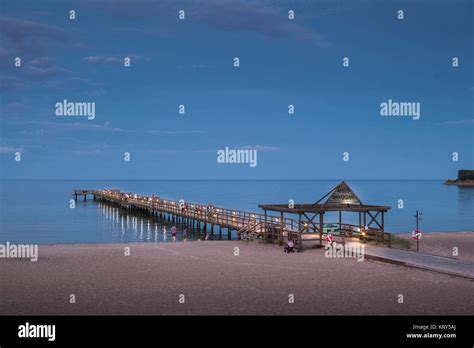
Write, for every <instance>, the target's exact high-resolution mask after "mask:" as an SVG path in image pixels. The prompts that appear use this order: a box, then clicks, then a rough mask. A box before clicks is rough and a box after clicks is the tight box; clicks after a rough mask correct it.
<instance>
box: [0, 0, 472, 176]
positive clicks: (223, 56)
mask: <svg viewBox="0 0 474 348" xmlns="http://www.w3.org/2000/svg"><path fill="white" fill-rule="evenodd" d="M70 10H74V11H75V14H76V17H75V19H74V20H71V19H70V12H69V11H70ZM180 10H184V11H185V19H184V20H180V19H179V18H178V14H179V11H180ZM289 10H293V11H294V13H295V18H294V19H293V20H290V19H288V11H289ZM399 10H402V11H403V15H404V18H403V19H399V18H398V16H399V13H398V11H399ZM473 16H474V11H473V2H472V1H469V0H465V1H464V0H453V1H447V0H446V1H436V0H434V1H433V0H430V1H423V0H415V1H414V0H410V1H390V0H389V1H361V0H353V1H349V0H345V1H317V0H314V1H308V0H298V1H296V0H293V1H289V0H288V1H278V0H275V1H268V0H232V1H230V0H201V1H179V0H173V1H171V0H160V1H150V0H149V1H143V0H137V1H122V0H117V1H105V0H102V1H99V0H88V1H87V0H84V1H51V0H45V1H25V0H18V1H12V0H0V33H1V35H0V76H1V77H0V93H1V94H0V98H1V99H0V113H1V118H0V178H1V179H261V180H266V179H343V180H355V179H368V180H373V179H379V180H384V179H420V180H423V179H448V178H455V177H456V175H457V170H458V169H473V167H474V164H473V163H474V155H473V151H474V149H473V148H474V146H473V140H474V139H473V138H474V133H473V132H474V117H473V111H474V110H473V95H474V69H473V64H474V60H473V43H474V29H473V28H474V27H473V25H472V23H473V22H474V20H473V19H474V18H473ZM16 57H19V58H21V66H20V67H16V66H15V58H16ZM124 57H130V62H131V65H130V66H129V67H126V66H124V64H123V61H124ZM235 57H238V58H239V59H240V66H239V67H235V66H234V58H235ZM344 57H347V58H349V66H347V67H344V66H343V58H344ZM453 57H457V58H458V60H459V65H458V66H457V67H453V64H452V59H453ZM389 99H391V100H392V101H395V102H410V103H411V102H413V103H419V106H420V117H419V119H418V120H414V119H413V117H406V116H405V117H401V116H398V117H397V116H392V117H383V116H381V115H380V105H381V103H383V102H387V101H388V100H389ZM63 100H67V101H70V102H90V103H95V118H94V119H88V118H87V117H64V116H62V117H60V116H57V115H56V107H55V105H56V103H58V102H63ZM181 104H182V105H184V106H185V114H184V115H182V114H180V113H179V112H178V110H179V109H178V108H179V105H181ZM290 104H292V105H294V106H295V113H294V114H292V115H291V114H289V113H288V105H290ZM226 147H228V148H230V149H250V150H256V151H257V161H258V162H257V165H256V166H254V167H253V166H250V165H249V164H246V163H241V164H233V163H218V161H217V151H219V150H221V149H225V148H226ZM125 152H128V153H129V154H130V161H125V160H124V158H125V156H124V153H125ZM18 153H20V155H21V160H20V161H17V160H16V159H18V156H17V154H18ZM344 153H347V154H348V156H349V157H348V160H347V161H345V160H344ZM453 153H457V156H458V158H457V159H458V160H457V161H453ZM347 154H346V155H347ZM346 159H347V156H346Z"/></svg>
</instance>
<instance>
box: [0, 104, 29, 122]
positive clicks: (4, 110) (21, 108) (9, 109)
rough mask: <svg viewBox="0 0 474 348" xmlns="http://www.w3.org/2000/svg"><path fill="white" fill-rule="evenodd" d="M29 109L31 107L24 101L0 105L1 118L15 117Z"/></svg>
mask: <svg viewBox="0 0 474 348" xmlns="http://www.w3.org/2000/svg"><path fill="white" fill-rule="evenodd" d="M29 111H31V107H30V106H29V105H26V104H24V103H19V102H13V103H8V104H5V105H1V106H0V116H1V118H2V119H3V118H15V117H19V116H22V115H24V114H25V113H26V112H29Z"/></svg>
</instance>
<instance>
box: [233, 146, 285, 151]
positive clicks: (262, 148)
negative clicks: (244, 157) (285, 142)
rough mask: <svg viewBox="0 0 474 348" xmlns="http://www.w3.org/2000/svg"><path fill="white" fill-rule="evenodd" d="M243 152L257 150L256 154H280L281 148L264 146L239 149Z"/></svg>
mask: <svg viewBox="0 0 474 348" xmlns="http://www.w3.org/2000/svg"><path fill="white" fill-rule="evenodd" d="M241 149H244V150H257V151H258V152H280V151H281V148H279V147H277V146H265V145H246V146H243V147H241Z"/></svg>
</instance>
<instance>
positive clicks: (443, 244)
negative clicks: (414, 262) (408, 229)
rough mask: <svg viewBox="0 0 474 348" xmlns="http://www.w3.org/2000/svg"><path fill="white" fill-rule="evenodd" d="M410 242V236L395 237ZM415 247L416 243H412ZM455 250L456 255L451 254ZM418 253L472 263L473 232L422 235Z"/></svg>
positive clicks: (473, 250)
mask: <svg viewBox="0 0 474 348" xmlns="http://www.w3.org/2000/svg"><path fill="white" fill-rule="evenodd" d="M397 236H399V237H402V238H405V239H408V240H410V241H412V237H411V234H402V235H397ZM412 244H413V246H414V247H415V245H416V242H414V241H412ZM453 248H457V255H455V254H454V253H453V251H454V250H456V249H453ZM419 249H420V250H419V251H420V252H422V253H426V254H432V255H439V256H445V257H451V258H455V259H458V260H464V261H474V232H472V231H471V232H455V233H446V232H430V233H424V234H423V236H422V239H421V240H420V242H419Z"/></svg>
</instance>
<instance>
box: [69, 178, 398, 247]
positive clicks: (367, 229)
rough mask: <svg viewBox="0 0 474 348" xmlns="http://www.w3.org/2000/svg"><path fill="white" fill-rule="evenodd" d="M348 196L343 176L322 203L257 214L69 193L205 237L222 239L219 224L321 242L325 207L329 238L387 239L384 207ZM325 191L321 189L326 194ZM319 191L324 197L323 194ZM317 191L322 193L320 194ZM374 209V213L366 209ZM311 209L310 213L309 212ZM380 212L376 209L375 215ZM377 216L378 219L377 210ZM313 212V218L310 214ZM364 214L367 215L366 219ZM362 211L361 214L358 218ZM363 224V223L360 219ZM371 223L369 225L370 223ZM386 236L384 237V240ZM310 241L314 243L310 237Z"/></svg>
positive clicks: (299, 243) (245, 234)
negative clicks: (332, 226)
mask: <svg viewBox="0 0 474 348" xmlns="http://www.w3.org/2000/svg"><path fill="white" fill-rule="evenodd" d="M348 190H349V191H350V194H351V195H353V196H354V197H356V196H355V194H353V192H352V190H350V189H349V188H348V186H347V184H345V183H344V182H343V183H341V184H339V185H338V186H337V187H336V188H334V189H333V190H332V191H331V192H329V193H328V195H329V194H331V196H330V197H329V198H328V200H327V202H326V203H325V204H318V202H316V203H315V204H310V205H308V204H299V205H295V206H292V207H290V206H287V205H260V206H259V207H260V208H262V209H263V210H264V213H263V214H259V213H254V212H248V211H241V210H233V209H228V208H222V207H215V206H213V205H210V204H208V205H204V204H197V203H189V202H185V201H183V200H181V201H175V200H169V199H162V198H160V197H157V196H142V195H137V194H133V193H124V192H120V191H119V190H75V191H74V193H73V197H74V199H75V200H77V199H78V197H83V198H84V200H87V196H88V195H92V197H93V199H94V200H95V201H103V202H107V203H109V204H113V205H117V206H119V207H121V208H122V209H125V210H127V211H130V212H138V213H145V214H147V215H149V216H150V217H153V218H157V219H160V220H161V221H164V222H167V223H171V224H175V225H179V226H183V227H187V228H190V229H192V230H195V231H198V233H200V232H201V231H202V232H203V233H204V234H205V235H207V234H208V232H209V234H210V237H211V239H215V236H217V235H218V239H222V236H223V233H222V230H223V229H226V230H227V233H226V237H227V239H229V240H230V239H231V238H232V232H233V231H235V232H234V233H235V235H236V236H237V239H246V240H250V239H256V238H259V239H261V240H264V241H266V242H272V243H279V244H283V243H284V242H285V241H287V240H289V239H291V240H292V241H293V242H294V244H295V247H296V249H299V250H301V249H303V247H304V246H303V243H305V244H312V246H314V245H315V244H316V245H318V246H323V239H324V236H325V235H326V234H328V233H331V232H330V231H328V230H327V229H326V228H325V226H326V225H325V224H324V213H325V212H326V211H339V223H338V224H337V225H338V233H337V234H335V235H334V238H335V240H337V241H338V242H340V243H343V244H344V243H345V239H347V238H353V237H354V236H356V237H357V238H358V239H360V240H362V241H364V242H365V241H366V240H373V241H376V242H377V243H379V242H380V243H382V244H383V243H386V242H387V241H388V244H389V245H390V234H389V233H386V232H385V231H384V218H383V216H384V212H386V211H387V210H388V209H390V207H385V206H367V205H362V203H361V202H360V200H358V198H357V197H356V198H357V200H358V202H355V203H354V202H352V203H348V201H347V191H348ZM341 195H342V196H344V199H345V202H341V203H340V204H338V202H337V201H336V200H337V199H338V196H341ZM326 196H327V195H326ZM326 196H325V197H326ZM325 197H323V198H325ZM269 211H277V212H278V213H279V216H275V215H270V214H268V212H269ZM341 211H349V212H358V213H359V224H358V225H352V224H346V223H343V222H342V220H341ZM374 211H376V213H371V212H374ZM284 213H289V214H293V216H295V215H296V216H297V219H295V218H290V217H285V216H284ZM311 214H313V215H312V216H311ZM380 214H381V215H380ZM379 215H380V216H381V220H380V221H379V220H378V216H379ZM317 216H319V221H318V220H315V218H316V217H317ZM367 216H368V217H369V218H370V221H369V222H368V223H367ZM362 217H363V220H362ZM362 224H363V225H362ZM374 224H375V227H374V226H372V225H374ZM387 237H388V240H387ZM314 242H316V243H314Z"/></svg>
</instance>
